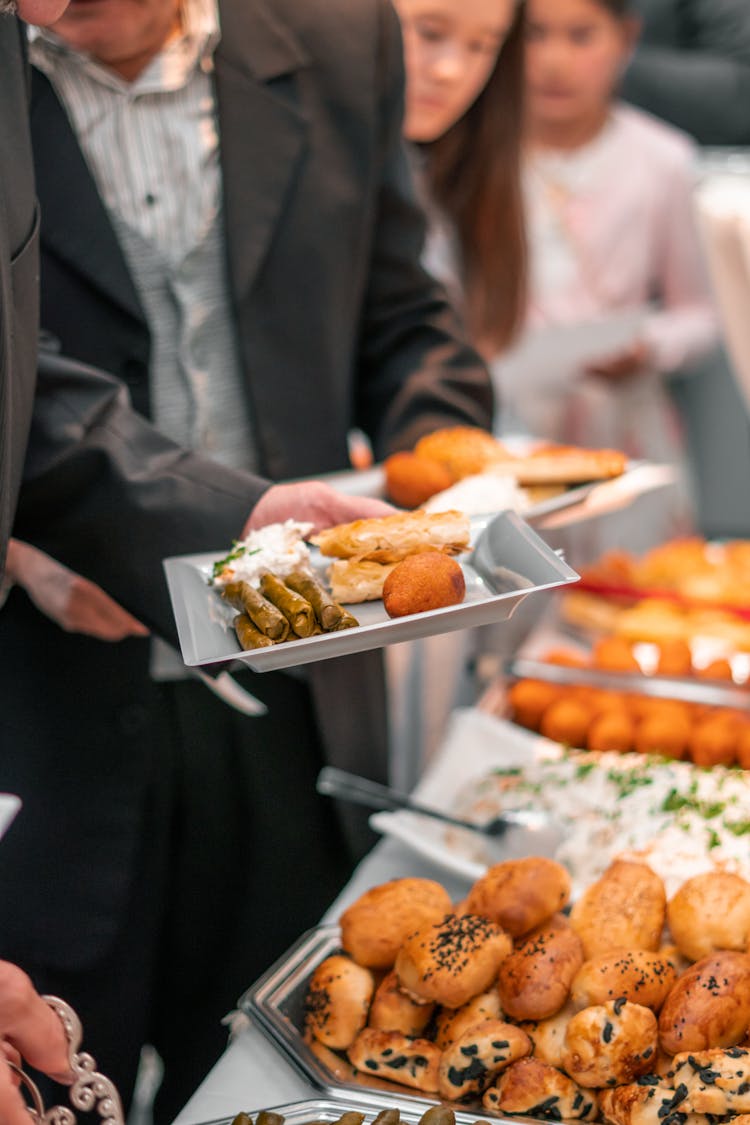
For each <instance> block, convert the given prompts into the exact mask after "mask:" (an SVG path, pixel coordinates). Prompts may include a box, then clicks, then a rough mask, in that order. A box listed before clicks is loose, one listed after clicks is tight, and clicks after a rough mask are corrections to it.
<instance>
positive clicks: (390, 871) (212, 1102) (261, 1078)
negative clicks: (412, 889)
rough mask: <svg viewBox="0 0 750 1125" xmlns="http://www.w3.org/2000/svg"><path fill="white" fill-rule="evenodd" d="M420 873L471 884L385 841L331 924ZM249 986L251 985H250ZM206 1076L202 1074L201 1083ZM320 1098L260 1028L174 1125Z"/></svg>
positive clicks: (237, 1044) (241, 1039)
mask: <svg viewBox="0 0 750 1125" xmlns="http://www.w3.org/2000/svg"><path fill="white" fill-rule="evenodd" d="M404 875H416V876H421V877H424V878H428V879H437V880H438V881H439V882H441V883H442V884H443V885H444V886H445V887H446V888H447V890H448V892H449V893H450V894H451V895H452V896H453V897H454V898H455V899H459V898H460V897H461V896H462V895H463V894H464V893H465V891H466V889H467V885H468V884H462V883H460V882H458V881H457V880H455V879H454V878H452V877H450V876H447V875H446V874H445V872H443V871H441V870H440V869H439V868H437V867H433V866H431V865H430V864H428V863H426V862H424V861H423V860H421V859H420V858H418V857H417V856H415V855H414V854H413V853H412V852H409V851H407V849H406V848H405V847H403V845H401V844H399V843H397V842H395V841H392V840H384V841H383V842H382V843H380V844H378V845H377V847H376V848H375V849H374V850H373V851H372V852H371V854H370V855H369V856H368V857H367V858H366V859H364V860H363V861H362V863H361V864H360V865H359V867H358V868H357V870H356V871H355V873H354V875H353V877H352V879H351V880H350V882H349V883H348V884H347V885H346V887H345V888H344V890H343V891H342V893H341V895H340V896H339V898H338V899H337V900H336V902H335V903H333V905H332V906H331V909H330V910H329V911H328V914H327V915H326V918H325V920H326V921H331V920H334V919H335V918H337V917H338V915H339V914H340V912H341V911H342V910H343V908H344V907H345V906H347V905H348V904H349V903H350V902H353V901H354V899H355V898H357V897H358V896H359V895H361V894H362V892H363V891H365V890H367V889H368V887H373V886H375V885H376V884H378V883H382V882H384V881H385V880H386V879H393V878H396V877H397V876H404ZM247 983H248V984H250V983H251V982H250V981H248V982H247ZM199 1077H200V1076H196V1080H197V1079H198V1078H199ZM316 1094H317V1095H319V1094H320V1091H316V1090H315V1089H314V1088H313V1087H312V1086H311V1085H310V1084H309V1083H308V1082H307V1081H306V1080H305V1079H304V1078H303V1077H302V1076H301V1075H300V1073H299V1072H298V1071H297V1070H295V1069H294V1067H293V1066H291V1065H290V1064H289V1063H288V1062H287V1061H286V1059H285V1058H284V1057H283V1056H282V1055H281V1053H280V1052H279V1051H278V1050H277V1049H276V1047H275V1046H274V1045H273V1044H272V1043H271V1042H270V1041H269V1040H268V1039H267V1038H266V1037H265V1035H264V1034H263V1033H262V1032H261V1031H259V1030H258V1029H257V1028H255V1027H249V1028H247V1029H246V1030H244V1031H242V1032H240V1034H239V1035H238V1036H237V1037H236V1038H235V1039H234V1041H233V1042H232V1043H231V1044H230V1046H229V1047H228V1048H227V1050H226V1051H225V1052H224V1054H223V1055H222V1057H221V1058H220V1059H219V1061H218V1063H217V1064H216V1066H215V1067H214V1068H213V1070H211V1071H210V1073H209V1074H208V1076H207V1077H206V1079H205V1081H204V1082H202V1083H201V1085H200V1086H199V1087H198V1089H197V1090H196V1092H195V1094H194V1095H193V1097H192V1098H191V1099H190V1101H189V1102H188V1104H187V1105H186V1106H185V1108H184V1109H183V1110H182V1112H181V1113H180V1114H179V1116H178V1117H177V1118H176V1120H175V1122H174V1125H197V1123H198V1122H208V1121H216V1120H218V1119H220V1118H226V1117H232V1116H234V1114H236V1113H239V1112H240V1111H241V1110H255V1109H270V1108H271V1107H272V1106H275V1105H283V1104H284V1103H287V1102H294V1101H303V1100H306V1099H308V1098H312V1097H315V1096H316Z"/></svg>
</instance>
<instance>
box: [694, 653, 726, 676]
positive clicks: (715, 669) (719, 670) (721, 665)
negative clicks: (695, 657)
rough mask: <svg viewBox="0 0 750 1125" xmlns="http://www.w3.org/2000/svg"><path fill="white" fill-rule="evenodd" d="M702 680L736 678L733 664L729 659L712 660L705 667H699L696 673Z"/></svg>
mask: <svg viewBox="0 0 750 1125" xmlns="http://www.w3.org/2000/svg"><path fill="white" fill-rule="evenodd" d="M695 674H696V676H698V677H699V678H700V679H702V680H729V681H732V680H733V679H734V675H733V673H732V665H731V664H730V663H729V661H728V660H725V659H723V658H722V659H720V660H712V661H711V663H710V664H706V666H705V667H704V668H699V669H698V670H697V672H696V673H695Z"/></svg>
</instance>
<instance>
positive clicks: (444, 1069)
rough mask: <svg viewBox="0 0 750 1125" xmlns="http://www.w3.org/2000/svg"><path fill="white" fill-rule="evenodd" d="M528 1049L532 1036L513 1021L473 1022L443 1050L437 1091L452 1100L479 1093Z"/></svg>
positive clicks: (524, 1054) (528, 1052)
mask: <svg viewBox="0 0 750 1125" xmlns="http://www.w3.org/2000/svg"><path fill="white" fill-rule="evenodd" d="M530 1053H531V1040H530V1039H529V1037H528V1035H527V1034H526V1032H525V1031H521V1029H520V1028H519V1027H515V1025H514V1024H512V1023H503V1022H502V1021H501V1020H485V1021H484V1023H478V1024H475V1025H474V1026H473V1027H470V1028H469V1029H468V1030H467V1031H465V1032H464V1033H463V1035H462V1036H461V1037H460V1038H459V1039H457V1040H456V1042H455V1043H452V1044H451V1046H450V1047H448V1048H447V1049H446V1050H445V1051H443V1057H442V1058H441V1060H440V1075H439V1078H440V1084H439V1086H438V1093H439V1094H440V1097H441V1098H448V1099H451V1100H455V1099H456V1098H464V1097H466V1095H467V1094H478V1093H481V1091H482V1090H484V1089H486V1087H487V1086H489V1084H490V1082H491V1081H492V1080H493V1078H495V1077H496V1075H497V1074H499V1073H500V1071H501V1070H504V1069H505V1067H506V1066H509V1065H510V1064H511V1063H514V1062H516V1061H517V1060H518V1059H523V1058H525V1057H526V1055H529V1054H530Z"/></svg>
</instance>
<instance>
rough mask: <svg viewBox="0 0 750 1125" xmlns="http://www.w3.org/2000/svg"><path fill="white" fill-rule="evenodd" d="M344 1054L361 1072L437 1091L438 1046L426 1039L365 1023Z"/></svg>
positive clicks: (415, 1087) (426, 1090)
mask: <svg viewBox="0 0 750 1125" xmlns="http://www.w3.org/2000/svg"><path fill="white" fill-rule="evenodd" d="M347 1054H348V1055H349V1061H350V1062H351V1064H352V1066H353V1067H355V1068H356V1069H357V1070H359V1071H361V1072H362V1074H369V1075H370V1076H375V1077H377V1078H388V1079H390V1081H391V1082H400V1083H401V1085H402V1086H412V1087H413V1088H414V1089H415V1090H422V1091H423V1092H424V1093H426V1094H434V1093H436V1092H437V1088H438V1068H439V1066H440V1050H439V1048H438V1047H436V1046H435V1044H434V1043H431V1042H430V1041H429V1039H409V1038H407V1036H406V1035H401V1034H400V1033H399V1032H398V1031H376V1030H375V1029H374V1028H372V1027H366V1028H365V1029H364V1031H361V1032H360V1033H359V1035H358V1036H357V1038H356V1039H355V1040H354V1042H353V1043H352V1045H351V1046H350V1048H349V1050H348V1052H347Z"/></svg>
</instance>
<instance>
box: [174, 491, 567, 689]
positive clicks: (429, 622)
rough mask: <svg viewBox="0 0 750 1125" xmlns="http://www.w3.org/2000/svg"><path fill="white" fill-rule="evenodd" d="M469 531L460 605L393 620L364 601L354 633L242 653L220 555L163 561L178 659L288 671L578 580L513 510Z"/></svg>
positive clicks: (319, 563) (498, 615)
mask: <svg viewBox="0 0 750 1125" xmlns="http://www.w3.org/2000/svg"><path fill="white" fill-rule="evenodd" d="M471 532H472V536H471V538H472V545H474V546H475V547H476V548H477V549H476V550H474V551H472V552H471V553H470V554H466V555H464V556H462V557H461V558H460V559H459V562H460V563H461V566H462V568H463V571H464V577H465V580H466V598H465V600H464V601H463V602H462V603H461V605H455V606H448V607H446V608H445V609H436V610H430V611H429V612H427V613H415V614H410V615H409V616H408V617H400V618H395V619H391V618H389V617H388V615H387V614H386V612H385V608H384V606H383V603H382V601H376V602H367V603H364V604H362V605H354V606H351V607H350V608H351V611H352V613H353V614H354V615H355V617H356V618H357V620H358V621H359V622H360V624H359V626H358V627H357V628H354V629H345V630H342V631H341V632H337V633H324V634H322V635H320V636H317V637H308V638H300V639H299V640H295V641H287V642H285V643H284V644H279V645H273V646H272V647H270V648H263V649H255V650H251V651H248V652H243V651H242V650H241V649H240V646H239V643H238V641H237V638H236V636H235V633H234V629H233V628H232V618H233V617H234V615H235V613H236V611H234V610H232V609H231V607H229V606H227V605H226V604H225V603H224V602H222V600H221V598H220V597H219V595H218V593H217V592H216V591H215V590H213V589H211V588H210V587H209V585H208V576H209V575H210V573H211V568H212V565H213V563H214V561H215V560H216V559H217V558H220V557H221V556H222V551H221V550H217V551H213V552H211V553H210V554H200V555H185V556H181V557H179V558H171V559H166V560H165V562H164V569H165V571H166V575H167V583H168V586H169V592H170V596H171V598H172V607H173V609H174V614H175V618H176V621H177V630H178V634H179V638H180V648H181V650H182V658H183V660H184V661H185V663H186V664H187V665H189V666H191V667H192V666H195V665H201V664H220V663H226V662H227V661H233V660H240V661H242V662H243V663H245V664H249V665H250V667H251V668H253V669H255V671H256V672H267V671H270V670H272V669H279V668H289V667H293V666H296V665H299V664H308V663H311V662H313V661H317V660H327V659H329V658H331V657H334V656H348V655H350V654H351V653H355V652H365V651H367V650H370V649H375V648H382V647H384V646H385V645H390V644H399V643H401V642H402V641H412V640H416V639H418V638H419V637H428V636H432V635H433V634H436V633H449V632H451V631H453V630H456V629H472V628H474V627H475V626H477V625H488V624H491V623H494V622H499V621H505V620H507V619H508V618H509V617H510V616H511V614H512V613H513V611H514V610H515V608H516V607H517V606H518V605H519V604H520V602H522V601H523V600H524V598H526V597H528V595H529V594H533V593H538V592H539V591H541V590H550V589H554V588H555V587H558V586H564V585H567V584H569V583H572V582H576V581H577V580H578V575H577V574H576V572H575V571H574V570H572V569H571V568H570V567H569V566H568V565H567V564H566V563H565V562H564V561H563V560H562V559H561V558H559V557H558V555H557V554H556V553H555V552H554V551H553V550H552V549H551V548H550V547H549V546H548V545H547V544H546V543H545V542H544V541H543V540H542V539H540V538H539V536H538V535H537V534H536V532H535V531H533V530H532V529H531V528H530V527H529V526H528V525H527V524H526V523H524V521H523V520H522V519H521V518H520V516H518V515H516V513H515V512H501V513H500V514H499V515H497V516H494V517H483V518H480V519H474V520H472V522H471ZM224 553H225V552H224ZM329 561H330V560H328V559H324V558H322V557H321V556H320V554H319V553H318V552H317V551H314V552H313V553H312V563H313V566H314V567H315V568H316V569H317V570H318V572H319V573H320V576H321V577H324V574H325V570H326V567H327V565H328V563H329Z"/></svg>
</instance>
